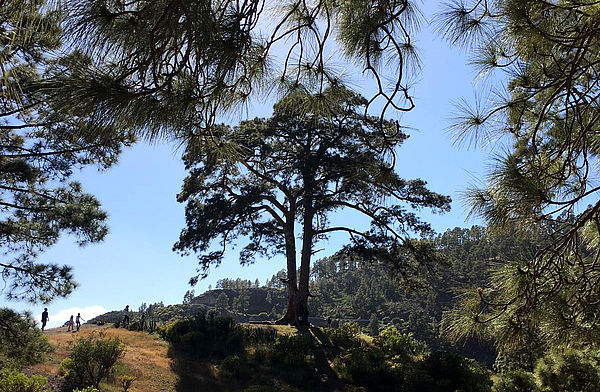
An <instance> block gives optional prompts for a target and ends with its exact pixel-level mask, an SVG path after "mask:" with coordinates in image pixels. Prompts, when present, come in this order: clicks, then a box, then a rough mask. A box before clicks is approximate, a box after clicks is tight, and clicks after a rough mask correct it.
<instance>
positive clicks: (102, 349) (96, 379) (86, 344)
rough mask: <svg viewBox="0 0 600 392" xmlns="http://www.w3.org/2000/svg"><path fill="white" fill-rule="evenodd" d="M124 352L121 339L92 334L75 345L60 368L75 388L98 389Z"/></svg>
mask: <svg viewBox="0 0 600 392" xmlns="http://www.w3.org/2000/svg"><path fill="white" fill-rule="evenodd" d="M124 352H125V345H124V344H123V343H122V342H121V340H120V339H119V338H112V339H111V338H105V337H104V334H102V333H101V334H99V335H96V334H94V333H92V334H90V335H89V336H87V337H85V338H81V339H79V340H78V341H77V343H75V345H74V346H73V348H72V350H71V353H70V354H69V356H68V357H67V358H66V359H65V360H63V361H62V362H61V364H60V368H61V371H62V372H63V373H65V376H66V378H67V380H68V381H69V382H71V384H73V386H74V387H80V388H85V387H88V386H93V387H95V388H98V386H99V384H100V382H101V381H102V380H104V379H105V378H106V377H107V376H108V375H109V374H110V373H111V371H112V369H113V366H114V365H115V363H117V360H119V358H121V356H122V355H123V353H124Z"/></svg>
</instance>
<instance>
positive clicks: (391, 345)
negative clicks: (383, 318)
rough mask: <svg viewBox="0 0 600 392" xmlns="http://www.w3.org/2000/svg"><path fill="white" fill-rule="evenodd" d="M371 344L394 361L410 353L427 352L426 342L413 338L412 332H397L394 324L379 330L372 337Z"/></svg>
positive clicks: (414, 354) (404, 357)
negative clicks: (377, 333)
mask: <svg viewBox="0 0 600 392" xmlns="http://www.w3.org/2000/svg"><path fill="white" fill-rule="evenodd" d="M373 344H374V345H375V346H377V347H379V348H380V349H381V351H383V353H384V354H385V355H386V357H388V358H390V359H395V360H396V361H398V360H400V361H403V360H406V358H407V357H408V356H410V355H412V356H417V355H423V354H425V353H426V352H427V344H425V343H424V342H421V341H419V340H416V339H414V338H413V335H412V333H409V334H402V333H400V332H398V330H397V329H396V327H394V326H391V327H387V328H386V329H384V330H383V331H381V332H380V333H379V335H377V336H376V337H375V338H374V339H373Z"/></svg>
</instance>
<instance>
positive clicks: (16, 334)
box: [0, 308, 53, 369]
mask: <svg viewBox="0 0 600 392" xmlns="http://www.w3.org/2000/svg"><path fill="white" fill-rule="evenodd" d="M0 320H2V322H1V323H0V362H2V363H3V364H4V367H8V368H13V369H20V368H21V367H22V366H23V365H32V364H35V363H39V362H42V361H43V360H44V359H45V358H46V355H47V354H48V353H50V352H52V351H53V348H52V346H51V345H50V343H48V339H46V336H45V335H44V333H43V332H42V331H41V330H39V329H38V328H37V327H36V322H35V320H34V319H33V318H32V317H31V315H30V314H29V313H23V314H19V313H16V312H14V311H12V310H10V309H1V308H0Z"/></svg>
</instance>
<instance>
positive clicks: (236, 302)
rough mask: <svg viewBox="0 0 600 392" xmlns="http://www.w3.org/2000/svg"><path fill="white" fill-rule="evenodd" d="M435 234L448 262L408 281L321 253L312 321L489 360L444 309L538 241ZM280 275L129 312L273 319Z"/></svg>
mask: <svg viewBox="0 0 600 392" xmlns="http://www.w3.org/2000/svg"><path fill="white" fill-rule="evenodd" d="M433 240H434V242H435V244H436V246H437V248H438V250H439V252H440V254H441V255H442V256H443V257H442V258H441V260H443V261H442V262H441V263H440V264H439V265H436V266H433V268H426V267H424V268H423V269H422V271H421V274H420V275H419V276H412V277H411V279H409V280H407V279H404V278H403V277H402V276H398V275H395V274H393V273H390V270H389V269H388V268H387V267H386V266H385V265H376V264H371V263H369V262H365V261H363V260H360V259H359V258H357V257H353V256H348V255H346V254H345V253H344V252H343V251H342V252H339V253H337V254H334V255H332V256H330V257H326V258H322V259H319V260H317V261H316V262H315V264H314V266H313V268H312V271H313V272H312V275H311V286H310V287H311V289H310V291H311V295H312V297H311V298H310V302H309V309H310V310H309V311H310V316H311V318H310V320H311V322H312V323H313V324H315V325H321V326H324V325H327V319H331V323H332V325H333V326H336V325H339V324H340V323H342V322H345V321H353V322H356V323H357V324H359V325H361V326H362V327H363V329H364V330H365V331H366V332H368V333H370V334H372V335H376V334H377V332H378V331H379V330H381V329H383V328H384V327H387V326H390V325H393V326H395V327H396V328H398V329H399V330H400V331H402V332H404V333H412V334H413V335H414V336H415V338H417V339H418V340H421V341H424V342H426V343H427V345H428V346H429V347H430V348H432V349H435V350H447V351H455V352H459V353H461V354H462V355H465V356H467V357H470V358H474V359H477V360H478V361H480V362H482V363H484V364H486V365H487V366H489V367H491V366H492V364H493V363H494V361H495V359H496V354H497V353H496V350H495V349H494V347H493V343H492V341H491V340H485V339H476V338H470V339H468V340H467V341H465V342H460V343H453V342H451V341H449V340H448V339H447V338H446V337H445V336H444V333H443V331H442V328H441V326H442V324H443V322H442V318H443V313H444V312H445V311H448V310H451V309H452V308H454V307H455V306H457V305H458V298H459V297H460V295H461V292H463V291H474V290H477V288H478V287H485V286H486V285H487V284H488V281H489V279H490V277H491V275H492V274H493V273H494V271H496V270H499V269H500V268H501V267H502V266H504V265H506V264H507V263H510V262H515V261H519V260H521V261H524V260H528V258H531V257H532V255H533V254H535V251H536V249H537V247H538V246H539V244H537V243H536V240H535V239H534V238H522V237H517V236H513V235H510V234H502V235H499V234H494V233H493V232H488V231H486V230H485V228H483V227H480V226H473V227H471V228H470V229H467V228H458V227H457V228H454V229H452V230H448V231H446V232H445V233H443V234H440V235H438V236H436V237H435V238H434V239H433ZM430 267H431V266H430ZM282 280H285V272H284V271H280V272H278V273H277V274H275V275H273V277H272V278H271V279H269V280H268V281H267V282H265V283H264V284H262V285H261V284H260V282H259V281H258V280H255V281H251V280H244V279H239V278H238V279H222V280H220V281H219V282H218V283H217V288H215V289H211V290H209V291H207V292H205V293H202V294H200V295H194V293H193V292H191V291H188V292H187V293H186V295H185V296H184V303H182V304H179V305H169V306H165V305H163V304H162V303H157V304H152V305H149V306H147V305H146V304H142V306H141V307H140V309H139V311H138V312H132V313H131V316H132V320H133V322H135V321H136V320H139V319H140V317H141V314H142V312H145V313H146V314H147V320H154V321H156V322H158V323H159V324H160V323H165V322H167V321H169V320H171V319H174V318H183V317H190V316H194V315H195V314H197V313H198V312H200V311H205V310H214V311H216V312H217V313H219V314H221V315H227V316H231V317H233V318H235V319H236V320H238V321H241V322H265V321H272V320H276V319H277V318H279V317H280V316H281V315H282V314H283V312H284V310H285V304H286V294H285V290H284V283H283V282H282ZM122 318H123V313H122V312H110V313H107V314H105V315H102V316H99V317H97V318H95V319H94V320H92V322H97V321H100V320H103V321H104V322H119V321H121V320H122Z"/></svg>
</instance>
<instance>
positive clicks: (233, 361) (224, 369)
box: [219, 355, 242, 378]
mask: <svg viewBox="0 0 600 392" xmlns="http://www.w3.org/2000/svg"><path fill="white" fill-rule="evenodd" d="M241 367H242V360H241V359H240V357H239V356H237V355H230V356H228V357H226V358H225V359H223V360H222V361H221V363H220V364H219V370H220V371H221V373H222V374H223V375H224V376H232V377H236V378H237V377H239V376H240V370H241Z"/></svg>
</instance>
